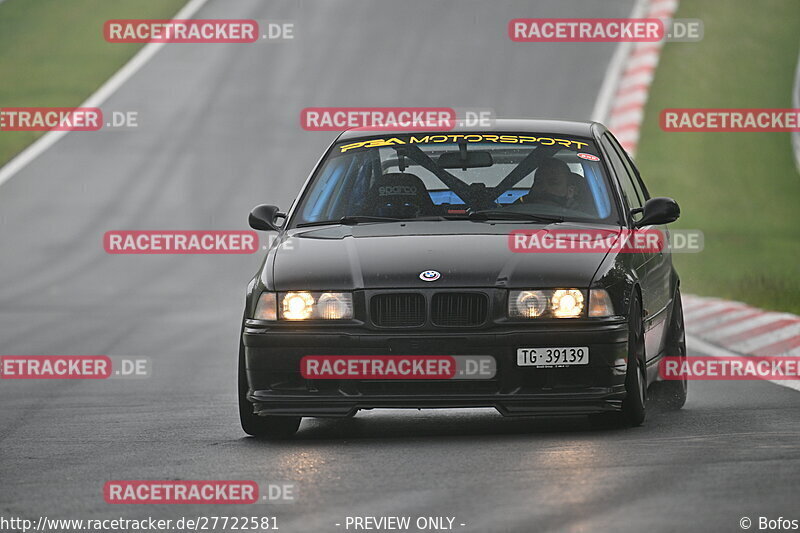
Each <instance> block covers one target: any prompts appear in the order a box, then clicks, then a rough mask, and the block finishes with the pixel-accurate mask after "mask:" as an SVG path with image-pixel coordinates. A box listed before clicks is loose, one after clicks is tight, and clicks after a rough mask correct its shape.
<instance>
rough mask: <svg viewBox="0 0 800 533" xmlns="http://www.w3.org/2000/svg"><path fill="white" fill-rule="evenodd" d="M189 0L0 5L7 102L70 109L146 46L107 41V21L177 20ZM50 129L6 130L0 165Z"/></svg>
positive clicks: (21, 0)
mask: <svg viewBox="0 0 800 533" xmlns="http://www.w3.org/2000/svg"><path fill="white" fill-rule="evenodd" d="M185 3H186V0H113V1H100V2H98V1H97V0H69V1H64V0H6V1H5V2H3V3H0V107H39V106H43V107H45V106H46V107H71V106H77V105H79V104H80V103H81V102H83V101H84V100H85V99H86V98H88V97H89V95H90V94H92V93H93V92H94V91H95V90H96V89H97V88H98V87H99V86H100V85H102V84H103V82H105V80H107V79H108V78H109V77H111V75H112V74H113V73H114V72H116V71H117V70H118V69H119V68H120V67H121V66H122V65H124V64H125V63H126V62H127V61H128V59H130V58H131V57H132V56H133V55H134V54H135V53H136V52H137V51H138V50H139V48H141V46H142V45H140V44H111V43H107V42H106V41H105V40H104V39H103V33H102V32H103V23H104V22H105V21H106V20H108V19H126V18H131V19H136V18H172V16H174V15H175V13H177V11H178V10H179V9H180V8H181V7H182V6H183V5H184V4H185ZM42 133H43V132H9V131H0V166H1V165H3V164H5V163H6V162H8V160H9V159H11V158H12V157H13V156H14V155H16V154H17V153H19V152H20V151H22V150H23V149H24V148H25V147H26V146H28V145H29V144H30V143H32V142H33V141H34V140H36V138H37V137H39V136H41V135H42Z"/></svg>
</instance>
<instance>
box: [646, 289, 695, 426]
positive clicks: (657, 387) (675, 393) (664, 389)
mask: <svg viewBox="0 0 800 533" xmlns="http://www.w3.org/2000/svg"><path fill="white" fill-rule="evenodd" d="M672 306H673V309H672V318H671V320H670V324H669V330H668V333H667V343H666V349H665V352H664V355H665V356H667V357H680V358H681V359H682V360H683V361H685V360H686V330H685V328H684V325H683V306H682V304H681V293H680V291H677V292H676V293H675V300H674V301H673V303H672ZM650 389H651V390H652V392H653V396H654V398H655V399H656V400H658V403H660V404H663V405H664V407H666V408H667V409H669V410H678V409H680V408H681V407H683V405H684V404H685V403H686V397H687V395H688V392H689V381H688V380H687V379H686V377H685V376H684V377H682V378H681V379H670V380H664V381H657V382H655V383H653V384H652V385H651V386H650Z"/></svg>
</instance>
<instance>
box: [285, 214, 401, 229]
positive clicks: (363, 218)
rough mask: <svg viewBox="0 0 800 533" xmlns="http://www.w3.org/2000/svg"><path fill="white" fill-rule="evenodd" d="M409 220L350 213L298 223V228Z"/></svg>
mask: <svg viewBox="0 0 800 533" xmlns="http://www.w3.org/2000/svg"><path fill="white" fill-rule="evenodd" d="M404 220H408V219H406V218H394V217H373V216H369V215H348V216H346V217H342V218H338V219H336V220H318V221H316V222H303V223H301V224H298V225H297V227H298V228H307V227H309V226H331V225H334V224H342V225H344V226H353V225H355V224H358V223H360V222H402V221H404Z"/></svg>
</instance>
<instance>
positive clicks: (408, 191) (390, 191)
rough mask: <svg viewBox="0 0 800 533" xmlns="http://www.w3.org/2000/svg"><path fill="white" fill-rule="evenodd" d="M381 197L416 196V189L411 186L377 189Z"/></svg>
mask: <svg viewBox="0 0 800 533" xmlns="http://www.w3.org/2000/svg"><path fill="white" fill-rule="evenodd" d="M378 194H380V195H381V196H395V195H398V194H401V195H412V194H417V188H416V187H414V186H411V185H393V186H391V187H378Z"/></svg>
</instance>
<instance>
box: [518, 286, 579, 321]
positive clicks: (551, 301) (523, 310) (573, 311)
mask: <svg viewBox="0 0 800 533" xmlns="http://www.w3.org/2000/svg"><path fill="white" fill-rule="evenodd" d="M584 294H585V293H584V291H581V290H579V289H551V290H533V289H531V290H520V291H510V292H509V294H508V316H509V318H537V317H543V318H577V317H580V316H583V307H584V302H585V301H586V298H585V296H584Z"/></svg>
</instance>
